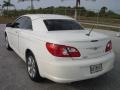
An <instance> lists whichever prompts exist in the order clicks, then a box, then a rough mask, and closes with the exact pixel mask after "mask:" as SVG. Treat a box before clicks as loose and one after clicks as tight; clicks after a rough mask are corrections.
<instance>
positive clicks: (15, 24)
mask: <svg viewBox="0 0 120 90" xmlns="http://www.w3.org/2000/svg"><path fill="white" fill-rule="evenodd" d="M18 25H19V23H13V24H12V25H11V27H13V28H14V27H15V28H19V27H18Z"/></svg>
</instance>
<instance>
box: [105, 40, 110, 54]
mask: <svg viewBox="0 0 120 90" xmlns="http://www.w3.org/2000/svg"><path fill="white" fill-rule="evenodd" d="M111 50H112V42H111V40H110V41H109V42H108V43H107V45H106V49H105V52H108V51H111Z"/></svg>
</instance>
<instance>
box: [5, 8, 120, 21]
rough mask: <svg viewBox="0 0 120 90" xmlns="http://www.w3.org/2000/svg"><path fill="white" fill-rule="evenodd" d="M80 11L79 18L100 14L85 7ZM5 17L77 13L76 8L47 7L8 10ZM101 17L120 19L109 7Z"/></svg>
mask: <svg viewBox="0 0 120 90" xmlns="http://www.w3.org/2000/svg"><path fill="white" fill-rule="evenodd" d="M77 11H78V13H77V14H78V17H79V16H85V17H96V16H97V14H98V13H96V12H95V11H90V10H87V9H86V8H84V7H79V8H77ZM4 12H5V16H6V15H7V16H10V17H11V16H14V17H16V16H20V15H23V14H32V13H34V14H35V13H39V14H61V15H68V16H74V13H75V7H73V8H71V7H53V6H52V7H47V8H39V9H34V10H17V11H16V10H9V11H8V13H6V12H7V10H5V11H4ZM99 15H100V17H105V18H106V17H107V18H116V19H120V15H119V14H117V13H114V12H113V11H111V10H108V8H107V7H102V8H101V10H100V12H99Z"/></svg>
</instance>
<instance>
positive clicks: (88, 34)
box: [86, 12, 100, 36]
mask: <svg viewBox="0 0 120 90" xmlns="http://www.w3.org/2000/svg"><path fill="white" fill-rule="evenodd" d="M99 13H100V12H98V14H97V24H98V22H99ZM97 24H93V26H92V28H91V30H90V32H89V33H87V34H86V35H87V36H90V34H91V32H92V31H93V29H94V27H95V26H96V25H97Z"/></svg>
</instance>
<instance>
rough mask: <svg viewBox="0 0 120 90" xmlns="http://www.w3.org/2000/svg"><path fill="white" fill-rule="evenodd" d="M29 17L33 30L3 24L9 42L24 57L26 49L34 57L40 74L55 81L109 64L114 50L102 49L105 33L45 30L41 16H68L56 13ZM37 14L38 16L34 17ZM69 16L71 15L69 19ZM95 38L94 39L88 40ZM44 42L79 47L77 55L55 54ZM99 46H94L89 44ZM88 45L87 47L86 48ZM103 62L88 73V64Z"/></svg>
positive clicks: (107, 67) (76, 77)
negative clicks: (62, 55) (49, 50)
mask: <svg viewBox="0 0 120 90" xmlns="http://www.w3.org/2000/svg"><path fill="white" fill-rule="evenodd" d="M25 16H27V17H30V18H31V19H32V25H33V31H31V30H25V29H15V28H14V29H13V28H6V30H5V31H6V33H7V35H8V40H9V42H10V46H11V47H12V48H13V49H14V51H15V52H16V53H17V54H18V55H19V56H20V57H21V58H22V59H23V60H24V61H25V52H26V50H27V49H30V50H31V51H32V52H33V54H34V56H35V58H36V61H37V64H38V68H39V72H40V75H41V76H42V77H45V78H48V79H51V80H53V81H55V82H62V83H66V82H73V81H78V80H84V79H88V78H94V77H97V76H99V75H102V74H104V73H106V72H108V71H109V70H111V69H112V68H113V63H114V53H113V52H112V51H111V52H108V53H105V52H104V50H105V48H106V45H107V43H108V41H109V40H110V39H109V37H108V36H106V35H103V34H100V33H96V32H92V33H91V35H90V36H86V34H87V33H88V32H89V31H88V30H75V31H72V30H69V31H48V30H47V28H46V26H45V25H44V23H43V20H44V19H71V18H69V17H66V16H65V17H64V16H60V15H25ZM38 17H39V19H38ZM72 20H73V19H72ZM91 40H98V42H91ZM46 42H51V43H55V44H60V45H66V46H72V47H75V48H77V49H78V50H79V52H80V53H81V57H78V58H71V57H55V56H53V55H52V54H50V53H49V52H48V50H47V48H46ZM94 47H100V48H98V49H97V50H91V49H90V48H94ZM87 49H89V50H87ZM100 63H102V64H103V71H101V72H98V73H95V74H90V71H89V66H91V65H96V64H100Z"/></svg>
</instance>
